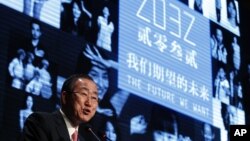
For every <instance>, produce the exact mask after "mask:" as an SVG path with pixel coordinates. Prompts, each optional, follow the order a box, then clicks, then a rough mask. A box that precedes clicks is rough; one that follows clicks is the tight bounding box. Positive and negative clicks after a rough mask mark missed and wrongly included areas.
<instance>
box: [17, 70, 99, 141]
mask: <svg viewBox="0 0 250 141" xmlns="http://www.w3.org/2000/svg"><path fill="white" fill-rule="evenodd" d="M60 101H61V108H60V110H58V111H55V112H53V113H45V112H35V113H33V114H31V115H30V116H29V117H28V118H27V120H26V122H25V125H24V128H23V132H22V137H21V140H22V141H87V139H86V137H83V136H80V132H81V133H82V132H88V133H86V134H87V135H88V134H92V137H93V140H95V141H96V140H97V141H98V140H100V139H99V138H98V137H97V136H96V135H95V133H94V132H93V131H92V130H91V128H90V127H89V126H88V127H87V128H85V127H84V126H79V125H80V124H81V123H83V125H84V124H86V123H87V122H89V121H90V120H91V119H92V117H93V116H94V115H95V113H96V109H97V107H98V89H97V85H96V83H95V82H94V81H93V80H92V78H91V77H89V76H88V75H85V74H74V75H72V76H70V77H69V78H67V79H66V80H65V82H64V84H63V86H62V90H61V98H60ZM78 132H79V135H78ZM88 140H89V139H88ZM90 140H91V139H90Z"/></svg>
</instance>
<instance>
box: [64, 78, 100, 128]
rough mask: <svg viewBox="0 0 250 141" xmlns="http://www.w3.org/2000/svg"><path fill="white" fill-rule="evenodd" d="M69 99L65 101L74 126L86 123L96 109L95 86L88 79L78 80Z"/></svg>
mask: <svg viewBox="0 0 250 141" xmlns="http://www.w3.org/2000/svg"><path fill="white" fill-rule="evenodd" d="M70 95H71V97H70V98H68V99H67V100H66V106H67V108H68V110H67V111H68V113H69V115H68V116H69V117H68V118H71V120H72V121H73V122H74V124H75V123H76V124H79V123H80V122H88V121H89V120H90V119H91V118H92V117H93V116H94V115H95V112H96V109H97V107H98V90H97V86H96V84H95V83H94V82H93V81H91V80H88V79H78V80H77V81H76V83H75V87H74V90H73V91H72V92H71V94H70Z"/></svg>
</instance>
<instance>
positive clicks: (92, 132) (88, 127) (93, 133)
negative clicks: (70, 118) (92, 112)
mask: <svg viewBox="0 0 250 141" xmlns="http://www.w3.org/2000/svg"><path fill="white" fill-rule="evenodd" d="M86 130H87V131H89V132H90V133H91V134H92V135H93V136H94V137H95V139H96V140H97V141H101V139H100V138H99V137H98V136H97V135H96V134H95V132H94V131H93V130H92V128H91V125H89V124H88V125H86Z"/></svg>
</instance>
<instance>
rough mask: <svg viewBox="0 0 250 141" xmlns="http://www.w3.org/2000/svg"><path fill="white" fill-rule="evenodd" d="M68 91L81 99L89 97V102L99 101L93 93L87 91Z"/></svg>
mask: <svg viewBox="0 0 250 141" xmlns="http://www.w3.org/2000/svg"><path fill="white" fill-rule="evenodd" d="M70 93H73V94H76V95H77V96H79V97H80V98H81V99H89V100H90V101H91V103H98V102H99V99H98V96H97V95H95V94H89V93H87V92H70Z"/></svg>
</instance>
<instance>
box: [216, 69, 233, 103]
mask: <svg viewBox="0 0 250 141" xmlns="http://www.w3.org/2000/svg"><path fill="white" fill-rule="evenodd" d="M214 87H215V98H217V99H219V100H220V101H221V102H223V103H225V104H228V105H229V104H230V85H229V81H228V79H227V77H226V72H225V70H224V69H223V68H220V69H219V70H218V72H217V75H216V78H215V80H214Z"/></svg>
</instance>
